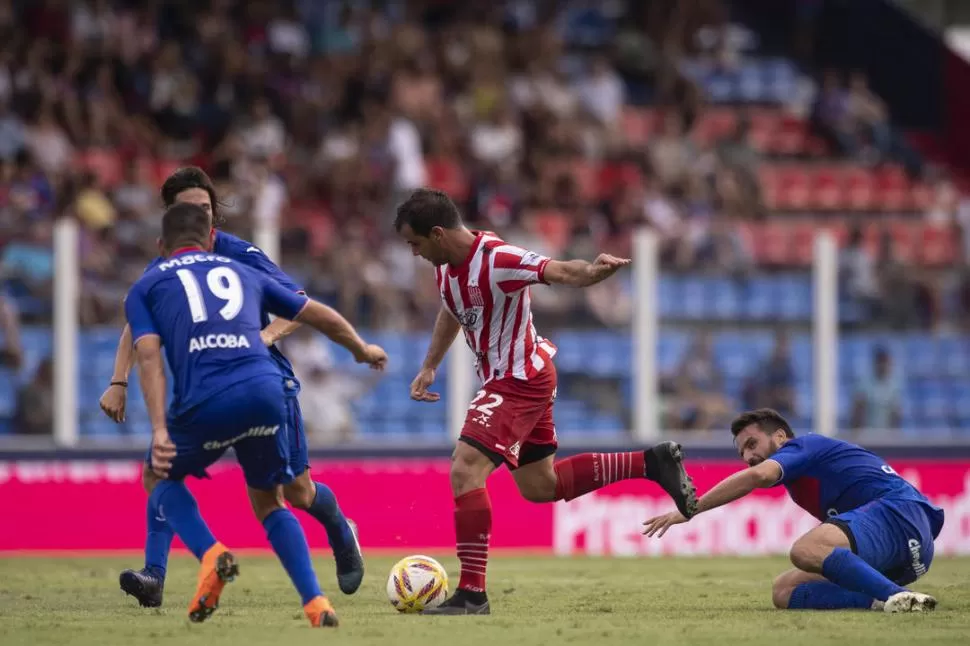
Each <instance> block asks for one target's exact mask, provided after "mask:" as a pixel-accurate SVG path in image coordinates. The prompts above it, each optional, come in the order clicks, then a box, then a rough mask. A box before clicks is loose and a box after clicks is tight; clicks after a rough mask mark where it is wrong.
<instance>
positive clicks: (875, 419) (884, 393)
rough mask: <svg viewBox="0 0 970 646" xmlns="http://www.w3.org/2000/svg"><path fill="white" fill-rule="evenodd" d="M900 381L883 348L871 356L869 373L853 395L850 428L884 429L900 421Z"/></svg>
mask: <svg viewBox="0 0 970 646" xmlns="http://www.w3.org/2000/svg"><path fill="white" fill-rule="evenodd" d="M902 396H903V393H902V378H901V376H900V375H899V373H898V372H897V371H896V370H894V369H893V360H892V356H891V355H890V354H889V351H888V350H886V349H885V348H883V347H877V348H875V349H874V350H873V353H872V372H871V374H870V375H868V376H867V377H866V378H865V379H864V381H863V383H862V384H861V386H860V387H859V389H858V390H857V391H856V394H855V401H854V403H853V409H852V428H854V429H857V430H862V429H874V430H886V429H893V428H899V424H900V422H901V421H902Z"/></svg>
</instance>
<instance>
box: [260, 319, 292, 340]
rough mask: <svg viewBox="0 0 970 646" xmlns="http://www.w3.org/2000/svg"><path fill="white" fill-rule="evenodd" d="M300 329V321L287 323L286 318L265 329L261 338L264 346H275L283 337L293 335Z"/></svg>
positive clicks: (276, 320) (277, 320)
mask: <svg viewBox="0 0 970 646" xmlns="http://www.w3.org/2000/svg"><path fill="white" fill-rule="evenodd" d="M298 327H300V323H299V322H298V321H287V320H286V319H284V318H277V319H275V320H273V322H272V323H270V324H269V325H267V326H266V327H264V328H263V330H262V331H261V332H260V333H259V338H260V339H262V341H263V345H267V346H269V345H273V344H274V343H276V342H277V341H279V340H280V339H282V338H283V337H286V336H289V335H290V334H292V333H293V332H294V331H295V330H296V329H297V328H298Z"/></svg>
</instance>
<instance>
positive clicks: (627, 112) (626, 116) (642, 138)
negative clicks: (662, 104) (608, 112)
mask: <svg viewBox="0 0 970 646" xmlns="http://www.w3.org/2000/svg"><path fill="white" fill-rule="evenodd" d="M620 119H621V122H622V127H623V133H624V134H625V135H626V143H627V144H628V145H630V146H643V145H646V144H647V143H648V142H649V141H650V137H651V136H653V133H654V132H655V131H656V128H657V115H656V113H655V112H654V111H653V110H644V109H643V108H635V107H632V106H626V107H624V108H623V113H622V115H621V117H620Z"/></svg>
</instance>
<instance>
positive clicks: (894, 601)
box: [883, 590, 936, 613]
mask: <svg viewBox="0 0 970 646" xmlns="http://www.w3.org/2000/svg"><path fill="white" fill-rule="evenodd" d="M935 608H936V599H934V598H933V597H931V596H930V595H928V594H923V593H922V592H910V591H909V590H905V591H903V592H897V593H896V594H894V595H893V596H891V597H889V598H888V599H886V605H885V606H883V612H889V613H897V612H930V611H931V610H934V609H935Z"/></svg>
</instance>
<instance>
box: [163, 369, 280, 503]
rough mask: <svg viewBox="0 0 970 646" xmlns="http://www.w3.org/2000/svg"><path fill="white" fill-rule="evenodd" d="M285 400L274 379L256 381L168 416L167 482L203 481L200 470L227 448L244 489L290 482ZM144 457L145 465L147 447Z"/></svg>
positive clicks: (237, 386) (203, 473) (253, 380)
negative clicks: (189, 478)
mask: <svg viewBox="0 0 970 646" xmlns="http://www.w3.org/2000/svg"><path fill="white" fill-rule="evenodd" d="M286 401H287V400H286V399H284V397H283V387H282V383H281V382H280V379H279V377H278V376H272V377H258V378H256V379H249V380H246V381H241V382H239V383H236V384H233V385H232V386H229V387H228V388H226V389H225V390H223V391H222V392H220V393H219V395H217V396H216V397H213V398H212V399H210V400H208V401H205V402H203V403H202V404H200V405H198V406H196V407H195V408H193V409H191V410H189V411H187V412H185V413H183V414H181V415H179V416H178V417H176V418H172V417H170V418H169V419H168V433H169V435H170V436H171V438H172V442H174V443H175V459H174V460H173V462H172V469H171V471H170V472H169V478H171V479H173V480H181V479H183V478H185V477H186V476H193V477H196V478H207V477H208V474H207V473H206V469H207V468H208V467H209V466H211V465H212V464H213V463H215V462H216V461H217V460H218V459H219V458H220V457H222V455H223V454H224V453H225V452H226V450H227V449H229V448H232V449H234V451H235V453H236V459H237V460H238V461H239V464H240V466H242V469H243V474H244V476H245V478H246V484H247V485H249V486H250V487H253V488H255V489H263V490H270V489H274V488H275V487H276V486H277V485H281V484H287V483H288V482H291V481H292V480H293V477H294V474H293V471H291V470H290V466H289V465H290V452H289V445H290V440H289V433H288V430H287V426H288V424H287V407H286ZM146 459H147V461H148V462H149V463H150V462H151V449H149V451H148V456H147V458H146Z"/></svg>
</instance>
